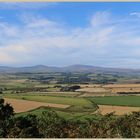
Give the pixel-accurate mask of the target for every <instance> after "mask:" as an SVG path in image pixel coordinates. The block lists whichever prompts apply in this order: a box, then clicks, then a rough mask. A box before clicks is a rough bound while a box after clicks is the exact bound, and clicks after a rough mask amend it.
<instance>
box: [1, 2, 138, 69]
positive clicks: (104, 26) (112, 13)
mask: <svg viewBox="0 0 140 140" xmlns="http://www.w3.org/2000/svg"><path fill="white" fill-rule="evenodd" d="M38 64H43V65H49V66H66V65H72V64H86V65H95V66H104V67H122V68H140V3H136V2H134V3H132V2H131V3H129V2H127V3H122V2H121V3H119V2H118V3H116V2H112V3H109V2H99V3H97V2H87V3H86V2H83V3H82V2H77V3H76V2H74V3H72V2H67V3H53V2H51V3H48V2H46V3H45V2H44V3H43V2H40V3H20V2H19V3H13V2H11V3H0V65H6V66H30V65H38Z"/></svg>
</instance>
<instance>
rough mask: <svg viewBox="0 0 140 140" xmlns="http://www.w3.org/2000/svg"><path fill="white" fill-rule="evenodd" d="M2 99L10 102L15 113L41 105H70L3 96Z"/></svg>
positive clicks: (65, 106)
mask: <svg viewBox="0 0 140 140" xmlns="http://www.w3.org/2000/svg"><path fill="white" fill-rule="evenodd" d="M4 100H5V102H6V103H10V104H11V105H12V106H13V108H14V111H15V113H20V112H26V111H30V110H33V109H35V108H38V107H41V106H46V107H55V108H67V107H70V105H63V104H52V103H43V102H37V101H27V100H21V99H9V98H4Z"/></svg>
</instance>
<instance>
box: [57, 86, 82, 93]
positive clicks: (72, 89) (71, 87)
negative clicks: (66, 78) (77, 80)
mask: <svg viewBox="0 0 140 140" xmlns="http://www.w3.org/2000/svg"><path fill="white" fill-rule="evenodd" d="M80 88H81V87H80V86H78V85H75V86H65V87H61V89H60V91H63V92H64V91H72V92H73V91H76V90H77V89H80Z"/></svg>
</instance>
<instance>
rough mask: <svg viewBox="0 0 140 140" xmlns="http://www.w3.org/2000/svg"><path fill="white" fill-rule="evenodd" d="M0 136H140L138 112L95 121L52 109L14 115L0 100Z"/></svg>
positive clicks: (111, 115)
mask: <svg viewBox="0 0 140 140" xmlns="http://www.w3.org/2000/svg"><path fill="white" fill-rule="evenodd" d="M0 137H1V138H140V112H134V113H132V114H131V115H124V116H121V117H115V116H114V115H113V113H112V114H108V115H105V116H102V117H101V118H100V119H98V120H93V119H88V120H87V121H77V120H66V119H64V118H61V117H59V116H58V115H57V114H56V113H55V112H54V111H51V110H49V111H46V112H43V113H42V115H41V116H39V117H38V116H36V115H31V114H28V115H24V116H19V117H17V116H15V115H14V111H13V108H12V106H10V105H9V104H4V100H3V99H0Z"/></svg>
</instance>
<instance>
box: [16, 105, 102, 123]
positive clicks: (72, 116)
mask: <svg viewBox="0 0 140 140" xmlns="http://www.w3.org/2000/svg"><path fill="white" fill-rule="evenodd" d="M48 110H53V111H55V112H56V113H57V114H58V116H60V117H62V118H65V119H67V120H80V121H86V120H89V119H94V120H96V119H97V120H98V119H99V118H100V117H101V115H99V114H98V115H97V114H94V115H93V114H91V113H89V112H87V113H85V112H71V111H68V110H66V109H58V108H47V107H40V108H37V109H34V110H31V111H28V112H24V113H18V114H16V116H17V117H18V116H23V115H27V114H35V115H37V116H40V115H41V114H42V112H46V111H48Z"/></svg>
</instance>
